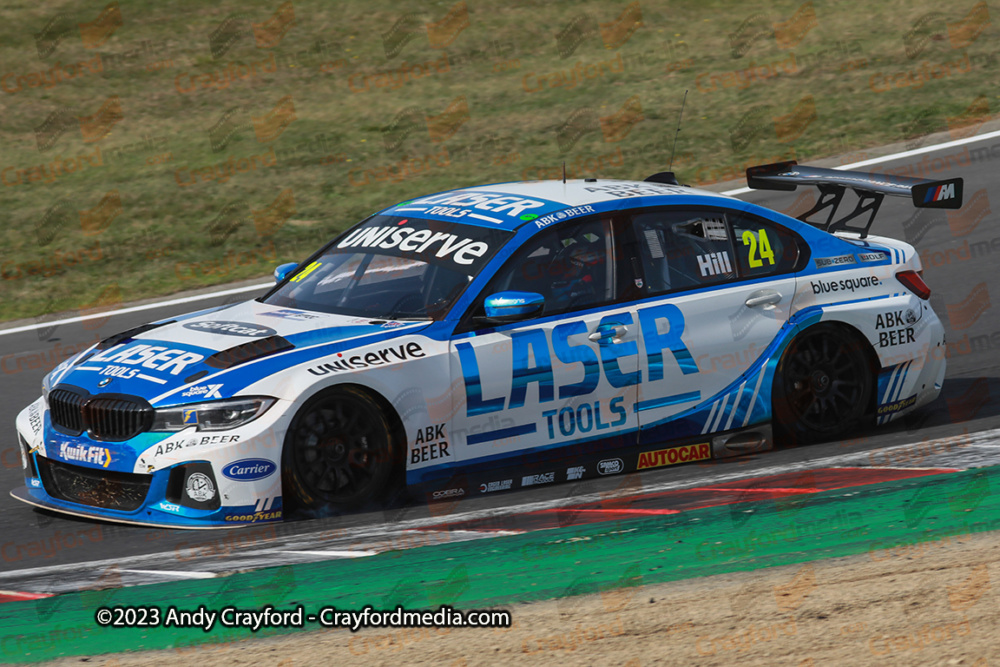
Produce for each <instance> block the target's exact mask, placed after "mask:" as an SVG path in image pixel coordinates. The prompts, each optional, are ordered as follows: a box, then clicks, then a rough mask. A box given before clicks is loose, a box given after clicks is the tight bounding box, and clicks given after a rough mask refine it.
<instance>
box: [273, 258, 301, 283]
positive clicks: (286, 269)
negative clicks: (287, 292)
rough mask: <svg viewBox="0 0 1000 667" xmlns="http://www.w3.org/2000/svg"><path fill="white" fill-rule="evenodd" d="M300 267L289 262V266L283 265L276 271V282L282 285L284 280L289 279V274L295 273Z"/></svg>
mask: <svg viewBox="0 0 1000 667" xmlns="http://www.w3.org/2000/svg"><path fill="white" fill-rule="evenodd" d="M298 266H299V265H298V264H297V263H296V262H289V263H288V264H282V265H281V266H279V267H278V268H276V269H275V270H274V282H276V283H280V282H281V281H282V280H284V279H285V278H287V277H288V274H289V273H291V272H292V271H294V270H295V269H296V268H297V267H298Z"/></svg>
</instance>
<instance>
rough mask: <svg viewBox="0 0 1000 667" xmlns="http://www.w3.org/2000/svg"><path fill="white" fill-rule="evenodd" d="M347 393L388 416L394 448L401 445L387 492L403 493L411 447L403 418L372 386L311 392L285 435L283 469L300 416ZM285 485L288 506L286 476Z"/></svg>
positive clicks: (283, 491) (347, 385)
mask: <svg viewBox="0 0 1000 667" xmlns="http://www.w3.org/2000/svg"><path fill="white" fill-rule="evenodd" d="M345 389H347V390H353V391H356V392H358V393H360V394H362V395H364V396H365V397H366V398H368V399H370V400H371V401H372V402H373V403H375V404H376V406H377V407H378V408H379V410H381V411H382V414H383V415H384V416H385V419H386V422H387V424H388V427H389V433H388V435H389V438H390V440H391V441H392V442H393V444H394V445H398V446H395V447H394V448H393V449H394V454H393V461H392V473H391V474H390V476H389V479H388V480H387V482H386V489H385V491H390V492H392V491H399V490H401V489H402V485H403V483H404V482H405V478H406V451H407V444H408V443H407V440H406V430H405V428H404V426H403V421H402V418H401V417H400V416H399V413H398V412H397V411H396V409H395V407H393V405H392V403H391V402H390V401H389V400H388V399H387V398H386V397H385V396H384V395H383V394H382V393H381V392H379V391H377V390H376V389H374V388H372V387H370V386H368V385H365V384H360V383H357V382H338V383H335V384H327V385H325V386H322V387H317V388H316V390H315V391H313V392H311V393H310V394H309V395H308V396H303V397H302V401H301V402H300V403H299V405H298V408H297V409H296V410H295V413H294V414H293V415H292V416H291V419H290V420H289V422H288V429H287V430H286V431H285V435H284V438H283V440H282V443H281V453H280V456H279V460H280V461H281V464H282V468H284V465H285V461H286V451H287V448H288V447H289V446H290V441H291V438H292V437H293V434H294V428H293V426H294V424H295V421H296V419H297V418H298V417H299V415H301V414H303V413H304V412H305V411H306V410H308V409H310V408H311V407H312V405H313V404H314V402H315V401H317V400H320V399H322V398H324V397H325V396H327V395H331V394H336V393H337V392H342V391H344V390H345ZM281 483H282V488H281V495H282V498H283V499H284V502H286V503H287V502H288V500H289V494H288V491H289V490H288V489H286V488H285V485H286V478H285V475H284V474H282V481H281Z"/></svg>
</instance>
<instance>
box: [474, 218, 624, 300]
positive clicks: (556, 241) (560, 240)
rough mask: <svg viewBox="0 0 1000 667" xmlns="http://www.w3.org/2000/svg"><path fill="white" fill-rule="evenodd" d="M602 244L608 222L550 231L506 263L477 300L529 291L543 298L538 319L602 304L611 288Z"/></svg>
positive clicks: (586, 222)
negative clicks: (543, 307)
mask: <svg viewBox="0 0 1000 667" xmlns="http://www.w3.org/2000/svg"><path fill="white" fill-rule="evenodd" d="M608 245H609V244H608V223H607V221H604V220H601V219H599V218H590V219H589V220H584V221H581V222H577V223H570V224H561V225H558V226H554V227H552V228H551V229H548V230H545V231H543V232H541V233H539V234H538V235H536V236H535V237H533V238H532V239H530V240H529V241H528V242H527V243H525V244H524V246H523V247H522V248H521V249H520V250H518V251H517V252H516V253H515V254H514V255H513V256H512V257H511V258H510V259H509V260H507V263H506V264H505V265H504V266H503V267H502V268H501V269H500V270H499V271H498V272H497V274H496V275H495V276H494V277H493V280H491V281H490V283H489V285H488V286H487V288H486V289H485V290H484V291H483V294H482V296H483V297H484V298H485V297H486V296H489V295H491V294H496V293H497V292H504V291H518V292H535V293H537V294H541V295H542V296H543V297H545V310H544V311H543V312H542V314H543V315H554V314H558V313H561V312H566V311H570V310H580V309H583V308H589V307H592V306H597V305H600V304H602V303H606V302H608V301H610V300H611V298H612V290H613V289H614V285H613V282H614V281H613V279H612V274H611V271H612V266H611V262H610V261H609V257H608ZM480 306H481V304H480Z"/></svg>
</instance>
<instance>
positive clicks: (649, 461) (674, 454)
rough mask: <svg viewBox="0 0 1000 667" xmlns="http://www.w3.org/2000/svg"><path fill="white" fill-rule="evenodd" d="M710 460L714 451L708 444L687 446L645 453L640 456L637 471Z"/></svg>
mask: <svg viewBox="0 0 1000 667" xmlns="http://www.w3.org/2000/svg"><path fill="white" fill-rule="evenodd" d="M710 458H712V450H711V448H710V447H709V446H708V443H707V442H704V443H701V444H698V445H685V446H683V447H672V448H670V449H657V450H656V451H652V452H643V453H642V454H639V465H638V466H636V469H637V470H645V469H646V468H662V467H663V466H672V465H674V464H675V463H685V462H687V461H705V460H707V459H710Z"/></svg>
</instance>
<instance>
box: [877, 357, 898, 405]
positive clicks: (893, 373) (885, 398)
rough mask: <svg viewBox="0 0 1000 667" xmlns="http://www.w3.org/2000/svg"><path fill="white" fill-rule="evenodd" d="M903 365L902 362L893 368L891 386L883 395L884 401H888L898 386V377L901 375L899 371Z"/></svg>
mask: <svg viewBox="0 0 1000 667" xmlns="http://www.w3.org/2000/svg"><path fill="white" fill-rule="evenodd" d="M902 368H903V365H902V364H900V365H899V366H896V367H895V368H894V369H892V375H890V376H889V386H888V387H886V389H885V394H883V395H882V402H883V403H888V402H889V397H890V396H891V395H892V393H893V390H894V389H895V387H896V378H897V377H898V376H899V371H900V370H902Z"/></svg>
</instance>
